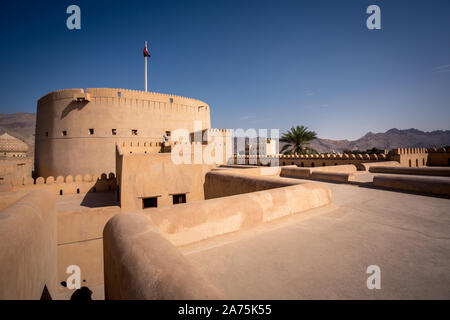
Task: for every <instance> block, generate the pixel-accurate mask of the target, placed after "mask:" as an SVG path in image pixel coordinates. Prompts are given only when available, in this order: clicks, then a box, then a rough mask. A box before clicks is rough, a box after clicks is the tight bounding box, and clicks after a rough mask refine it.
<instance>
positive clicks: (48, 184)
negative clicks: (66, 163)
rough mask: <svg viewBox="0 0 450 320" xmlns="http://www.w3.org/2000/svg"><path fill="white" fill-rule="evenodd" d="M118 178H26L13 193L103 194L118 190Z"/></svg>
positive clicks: (99, 176) (76, 176)
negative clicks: (38, 191)
mask: <svg viewBox="0 0 450 320" xmlns="http://www.w3.org/2000/svg"><path fill="white" fill-rule="evenodd" d="M116 184H117V183H116V177H115V175H114V173H109V175H107V174H106V173H102V174H101V175H95V174H94V175H90V174H85V175H75V176H73V175H68V176H65V177H64V176H57V177H56V179H55V178H54V177H53V176H49V177H47V178H44V177H38V178H36V179H33V178H31V177H30V178H25V179H23V180H22V182H21V183H20V184H17V185H14V186H13V187H12V190H13V191H16V190H36V189H48V190H50V192H52V193H53V194H55V195H61V196H62V195H66V194H77V193H88V192H102V191H112V190H116Z"/></svg>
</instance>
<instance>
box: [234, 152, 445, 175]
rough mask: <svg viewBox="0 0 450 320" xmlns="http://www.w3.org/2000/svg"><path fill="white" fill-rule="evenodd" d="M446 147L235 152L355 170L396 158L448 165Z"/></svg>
mask: <svg viewBox="0 0 450 320" xmlns="http://www.w3.org/2000/svg"><path fill="white" fill-rule="evenodd" d="M448 151H449V150H447V149H445V148H443V147H441V148H438V149H436V148H430V149H426V148H396V149H392V150H391V151H390V152H389V153H388V154H367V153H366V154H346V153H343V154H306V155H304V154H292V155H285V154H278V155H272V156H264V157H262V156H261V157H259V156H257V155H245V156H244V155H235V156H234V163H235V164H247V165H272V166H273V165H275V166H277V165H280V166H286V165H297V166H300V167H318V166H337V165H342V164H353V165H356V166H357V168H358V170H367V168H368V166H366V165H365V164H369V163H376V162H386V161H396V162H397V163H398V164H399V165H400V166H403V167H425V166H449V165H450V153H449V152H448Z"/></svg>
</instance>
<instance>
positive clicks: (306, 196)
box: [145, 177, 332, 246]
mask: <svg viewBox="0 0 450 320" xmlns="http://www.w3.org/2000/svg"><path fill="white" fill-rule="evenodd" d="M251 178H253V179H256V178H257V177H251ZM286 185H287V186H286ZM331 199H332V197H331V191H330V190H329V189H328V188H327V187H326V186H325V185H324V184H319V183H313V182H309V183H304V184H297V185H294V184H293V185H289V184H288V183H285V186H284V187H281V188H280V187H279V188H274V189H269V190H263V191H257V192H251V193H244V194H238V195H234V196H229V197H222V198H217V199H210V200H205V201H201V202H192V203H186V204H182V205H177V206H173V207H166V208H156V209H151V210H148V211H146V212H145V213H146V214H147V215H148V216H149V217H150V218H151V220H152V222H153V223H154V224H155V225H156V226H157V227H158V228H159V229H160V230H161V232H162V233H164V235H166V236H167V237H168V239H169V240H170V241H171V242H172V243H173V244H174V245H176V246H182V245H186V244H189V243H193V242H196V241H200V240H204V239H207V238H211V237H214V236H217V235H221V234H226V233H230V232H235V231H239V230H244V229H248V228H251V227H254V226H257V225H260V224H262V223H265V222H269V221H272V220H275V219H278V218H281V217H284V216H288V215H292V214H295V213H300V212H304V211H306V210H310V209H313V208H319V207H322V206H325V205H328V204H330V203H331V201H332V200H331Z"/></svg>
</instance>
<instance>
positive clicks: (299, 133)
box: [280, 126, 317, 154]
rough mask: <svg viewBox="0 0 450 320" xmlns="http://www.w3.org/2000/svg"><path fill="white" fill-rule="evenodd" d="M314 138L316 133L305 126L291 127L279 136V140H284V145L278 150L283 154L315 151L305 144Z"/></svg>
mask: <svg viewBox="0 0 450 320" xmlns="http://www.w3.org/2000/svg"><path fill="white" fill-rule="evenodd" d="M314 139H317V134H316V133H315V132H314V131H309V130H308V128H307V127H305V126H296V127H292V128H291V130H288V131H287V132H285V133H283V135H282V136H281V139H280V142H284V143H285V145H284V146H283V148H281V151H280V152H281V153H284V154H293V153H298V154H299V153H317V151H316V150H314V149H312V148H310V147H308V146H307V145H308V144H309V143H310V142H311V141H312V140H314Z"/></svg>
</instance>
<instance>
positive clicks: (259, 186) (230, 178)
mask: <svg viewBox="0 0 450 320" xmlns="http://www.w3.org/2000/svg"><path fill="white" fill-rule="evenodd" d="M275 168H276V167H275ZM266 169H272V168H266ZM277 171H278V169H277ZM247 173H248V174H247ZM259 174H260V169H259V168H257V169H242V170H241V169H230V170H214V171H211V172H208V173H207V174H206V176H205V184H204V190H205V199H214V198H221V197H228V196H233V195H237V194H243V193H249V192H255V191H262V190H267V189H273V188H280V187H285V186H289V185H295V184H299V183H301V182H300V181H299V182H297V181H286V180H283V179H279V177H278V176H269V175H268V176H260V175H259Z"/></svg>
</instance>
